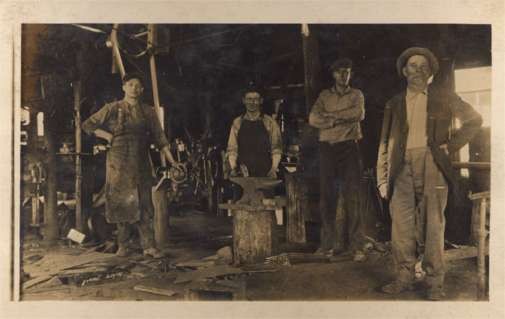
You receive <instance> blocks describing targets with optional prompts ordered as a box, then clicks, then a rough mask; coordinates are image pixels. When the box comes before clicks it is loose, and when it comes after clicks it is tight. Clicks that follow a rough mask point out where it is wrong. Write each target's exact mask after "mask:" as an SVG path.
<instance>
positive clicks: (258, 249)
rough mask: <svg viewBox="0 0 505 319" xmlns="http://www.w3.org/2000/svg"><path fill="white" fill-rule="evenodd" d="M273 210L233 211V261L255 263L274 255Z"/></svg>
mask: <svg viewBox="0 0 505 319" xmlns="http://www.w3.org/2000/svg"><path fill="white" fill-rule="evenodd" d="M272 213H273V211H247V210H234V211H233V214H234V216H233V263H234V264H236V265H240V264H253V263H257V262H262V261H264V259H265V258H266V257H268V256H271V255H272V222H273V220H272Z"/></svg>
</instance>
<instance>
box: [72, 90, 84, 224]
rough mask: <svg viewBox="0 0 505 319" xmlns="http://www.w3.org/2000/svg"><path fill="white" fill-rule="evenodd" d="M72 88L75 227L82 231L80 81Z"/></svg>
mask: <svg viewBox="0 0 505 319" xmlns="http://www.w3.org/2000/svg"><path fill="white" fill-rule="evenodd" d="M72 87H73V89H74V124H75V153H76V154H75V227H76V228H77V230H78V231H80V232H83V233H84V225H85V220H84V216H83V213H82V194H81V190H82V163H81V161H82V158H81V151H82V143H81V142H82V141H81V88H82V87H81V82H80V81H75V82H74V83H72Z"/></svg>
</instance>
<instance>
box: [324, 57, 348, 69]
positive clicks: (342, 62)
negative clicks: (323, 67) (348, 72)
mask: <svg viewBox="0 0 505 319" xmlns="http://www.w3.org/2000/svg"><path fill="white" fill-rule="evenodd" d="M340 68H345V69H351V68H352V60H351V59H349V58H340V59H336V60H335V61H333V63H332V64H331V65H330V68H329V70H330V71H331V72H333V71H335V70H336V69H340Z"/></svg>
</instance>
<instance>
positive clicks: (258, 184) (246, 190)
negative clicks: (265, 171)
mask: <svg viewBox="0 0 505 319" xmlns="http://www.w3.org/2000/svg"><path fill="white" fill-rule="evenodd" d="M230 180H231V181H232V182H233V183H236V184H239V185H240V187H242V190H243V193H242V197H241V198H240V199H239V200H238V201H237V202H236V203H235V204H239V205H250V206H257V207H259V206H263V202H262V200H263V198H264V195H263V192H262V190H271V189H273V188H274V187H275V186H277V185H279V184H280V183H282V181H281V180H278V179H273V178H270V177H230Z"/></svg>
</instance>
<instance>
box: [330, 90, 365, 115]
mask: <svg viewBox="0 0 505 319" xmlns="http://www.w3.org/2000/svg"><path fill="white" fill-rule="evenodd" d="M336 117H337V118H338V119H340V120H343V121H345V122H361V121H363V120H364V119H365V97H364V96H363V93H361V91H356V93H355V94H354V95H353V97H352V104H351V106H350V107H349V108H347V109H345V110H342V111H339V112H337V115H336Z"/></svg>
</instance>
